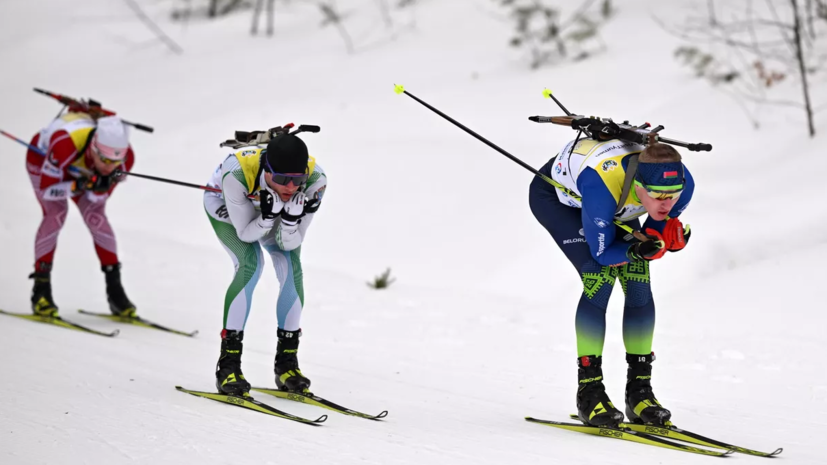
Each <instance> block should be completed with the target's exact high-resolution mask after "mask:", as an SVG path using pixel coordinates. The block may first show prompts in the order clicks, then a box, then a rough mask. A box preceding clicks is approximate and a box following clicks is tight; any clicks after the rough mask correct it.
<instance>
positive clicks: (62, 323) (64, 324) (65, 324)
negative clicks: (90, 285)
mask: <svg viewBox="0 0 827 465" xmlns="http://www.w3.org/2000/svg"><path fill="white" fill-rule="evenodd" d="M0 313H3V314H5V315H9V316H16V317H17V318H22V319H24V320H29V321H37V322H39V323H46V324H50V325H55V326H59V327H61V328H67V329H74V330H75V331H81V332H84V333H90V334H97V335H98V336H105V337H115V336H117V335H118V334H119V333H120V331H119V330H117V329H116V330H115V331H112V332H111V333H106V332H103V331H98V330H96V329H92V328H87V327H86V326H81V325H79V324H77V323H72V322H71V321H66V320H64V319H63V318H61V317H59V316H40V315H33V314H30V313H12V312H7V311H5V310H0Z"/></svg>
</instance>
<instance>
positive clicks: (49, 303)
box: [29, 262, 57, 317]
mask: <svg viewBox="0 0 827 465" xmlns="http://www.w3.org/2000/svg"><path fill="white" fill-rule="evenodd" d="M29 279H34V287H33V288H32V312H34V314H35V315H38V316H45V317H56V316H57V305H56V304H55V301H54V299H52V264H51V263H46V262H39V263H38V264H37V265H36V266H35V272H34V273H32V274H30V275H29Z"/></svg>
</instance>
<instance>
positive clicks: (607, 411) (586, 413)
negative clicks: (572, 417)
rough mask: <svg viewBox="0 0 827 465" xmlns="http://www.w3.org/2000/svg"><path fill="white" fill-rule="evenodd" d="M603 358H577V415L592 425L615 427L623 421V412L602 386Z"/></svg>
mask: <svg viewBox="0 0 827 465" xmlns="http://www.w3.org/2000/svg"><path fill="white" fill-rule="evenodd" d="M602 365H603V358H602V357H600V356H594V355H589V356H584V357H580V358H578V359H577V366H578V367H579V369H578V370H577V376H578V378H579V381H580V387H579V388H578V389H577V416H578V417H580V420H581V421H582V422H583V423H586V424H589V425H592V426H611V427H616V426H617V425H619V424H620V423H621V422H622V421H623V413H622V412H621V411H620V410H618V409H616V408H615V406H614V405H613V404H612V401H611V400H609V396H608V395H607V394H606V387H605V386H603V369H602V368H601V366H602Z"/></svg>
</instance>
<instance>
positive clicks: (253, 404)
mask: <svg viewBox="0 0 827 465" xmlns="http://www.w3.org/2000/svg"><path fill="white" fill-rule="evenodd" d="M175 389H177V390H179V391H181V392H185V393H187V394H192V395H194V396H196V397H203V398H205V399H211V400H215V401H218V402H223V403H225V404H229V405H235V406H238V407H243V408H246V409H250V410H254V411H256V412H261V413H264V414H267V415H272V416H274V417H279V418H285V419H287V420H293V421H297V422H299V423H303V424H305V425H313V426H321V425H320V423H323V422H324V421H325V420H327V415H322V416H320V417H319V418H317V419H315V420H309V419H307V418H302V417H299V416H296V415H292V414H290V413H287V412H282V411H281V410H279V409H277V408H275V407H271V406H269V405H267V404H265V403H263V402H259V401H257V400H255V399H253V398H252V396H250V395H247V396H245V397H240V396H230V395H227V394H219V393H216V392H204V391H190V390H189V389H184V388H182V387H181V386H175Z"/></svg>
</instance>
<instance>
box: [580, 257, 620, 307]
mask: <svg viewBox="0 0 827 465" xmlns="http://www.w3.org/2000/svg"><path fill="white" fill-rule="evenodd" d="M616 277H617V269H616V268H614V267H610V266H602V265H600V264H599V263H597V262H596V261H594V260H591V259H590V260H589V261H588V262H586V263H585V264H584V265H582V266H581V267H580V278H581V279H582V280H583V296H584V297H585V298H586V299H587V300H588V301H589V302H591V303H592V304H594V305H596V306H598V307H601V308H603V309H605V308H606V307H607V306H608V305H609V298H610V297H611V295H612V288H613V287H614V283H615V278H616Z"/></svg>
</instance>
